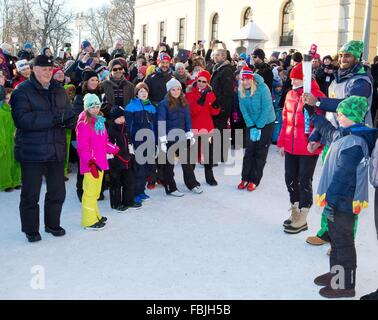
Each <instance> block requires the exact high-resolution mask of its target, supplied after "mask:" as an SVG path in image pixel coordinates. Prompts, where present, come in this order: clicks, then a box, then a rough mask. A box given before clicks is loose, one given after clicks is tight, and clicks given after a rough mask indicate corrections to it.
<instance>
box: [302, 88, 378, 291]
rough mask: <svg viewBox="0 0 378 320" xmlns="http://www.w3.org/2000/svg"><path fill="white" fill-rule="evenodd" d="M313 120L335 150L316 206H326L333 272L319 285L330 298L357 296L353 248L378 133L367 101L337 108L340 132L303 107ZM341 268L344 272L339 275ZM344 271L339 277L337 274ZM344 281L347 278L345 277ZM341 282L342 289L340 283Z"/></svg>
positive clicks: (317, 281)
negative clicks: (370, 120) (368, 123)
mask: <svg viewBox="0 0 378 320" xmlns="http://www.w3.org/2000/svg"><path fill="white" fill-rule="evenodd" d="M304 107H305V108H306V110H307V111H308V113H309V115H310V116H311V121H312V123H313V125H314V127H315V128H316V129H318V130H319V133H320V134H321V136H322V138H323V139H325V140H326V143H327V145H330V149H329V152H328V155H327V158H326V160H325V163H324V167H323V171H322V175H321V178H320V182H319V187H318V192H317V196H316V203H317V204H318V205H320V206H322V207H324V211H323V214H325V215H326V216H327V218H328V228H329V237H330V240H331V249H332V250H331V256H330V272H328V273H326V274H323V275H321V276H319V277H317V278H316V279H315V280H314V282H315V284H317V285H321V286H324V288H322V289H321V290H320V291H319V294H320V295H321V296H323V297H327V298H342V297H354V296H355V281H356V268H357V256H356V248H355V244H354V233H353V229H354V225H355V215H358V214H359V213H360V212H361V210H362V209H364V208H366V207H367V205H368V162H369V157H370V154H371V152H372V150H373V147H374V144H375V140H376V129H370V128H368V127H366V126H365V125H364V124H363V123H364V118H365V115H366V112H367V110H368V100H367V99H366V98H365V97H358V96H351V97H349V98H347V99H345V100H343V101H342V102H341V103H340V104H339V106H338V107H337V110H336V111H337V120H338V122H339V124H340V127H339V128H338V129H336V128H335V127H334V126H333V125H332V124H331V123H330V122H329V121H328V120H326V119H325V118H324V117H322V116H319V115H316V114H315V111H314V107H312V106H309V105H305V106H304ZM340 268H341V271H342V272H341V271H340ZM337 272H339V274H336V275H335V273H337ZM343 276H344V278H342V277H343ZM335 279H336V280H339V282H338V287H335V283H334V282H335V281H334V280H335Z"/></svg>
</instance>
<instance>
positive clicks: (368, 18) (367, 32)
mask: <svg viewBox="0 0 378 320" xmlns="http://www.w3.org/2000/svg"><path fill="white" fill-rule="evenodd" d="M365 9H366V10H365V24H364V53H363V59H364V60H365V61H368V59H369V41H370V22H371V0H366V8H365Z"/></svg>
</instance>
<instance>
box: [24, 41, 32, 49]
mask: <svg viewBox="0 0 378 320" xmlns="http://www.w3.org/2000/svg"><path fill="white" fill-rule="evenodd" d="M31 48H33V45H32V44H31V43H30V42H25V43H24V49H31Z"/></svg>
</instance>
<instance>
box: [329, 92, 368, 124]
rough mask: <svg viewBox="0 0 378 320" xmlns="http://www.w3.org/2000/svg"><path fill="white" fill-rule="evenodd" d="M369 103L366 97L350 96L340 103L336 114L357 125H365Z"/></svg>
mask: <svg viewBox="0 0 378 320" xmlns="http://www.w3.org/2000/svg"><path fill="white" fill-rule="evenodd" d="M368 107H369V103H368V100H367V99H366V98H365V97H358V96H350V97H349V98H347V99H345V100H343V101H342V102H340V103H339V106H338V107H337V109H336V112H338V113H342V114H343V115H344V116H346V117H347V118H348V119H350V120H352V121H353V122H356V123H363V122H364V119H365V115H366V112H367V110H368Z"/></svg>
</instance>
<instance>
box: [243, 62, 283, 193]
mask: <svg viewBox="0 0 378 320" xmlns="http://www.w3.org/2000/svg"><path fill="white" fill-rule="evenodd" d="M238 95H239V105H240V111H241V113H242V115H243V118H244V121H245V124H246V127H247V132H246V133H247V138H246V141H247V143H246V150H245V154H244V158H243V170H242V181H241V182H240V184H239V185H238V189H239V190H243V189H247V190H248V191H253V190H255V189H256V187H257V186H258V185H259V184H260V181H261V178H262V176H263V170H264V166H265V163H266V158H267V156H268V150H269V146H270V144H271V140H272V133H273V129H274V121H275V119H276V116H275V113H274V107H273V101H272V95H271V92H270V90H269V88H268V86H267V85H266V84H265V83H264V79H263V78H262V77H261V76H259V75H258V74H254V73H253V72H252V70H251V69H250V68H249V67H243V69H242V71H241V73H240V83H239V90H238Z"/></svg>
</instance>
